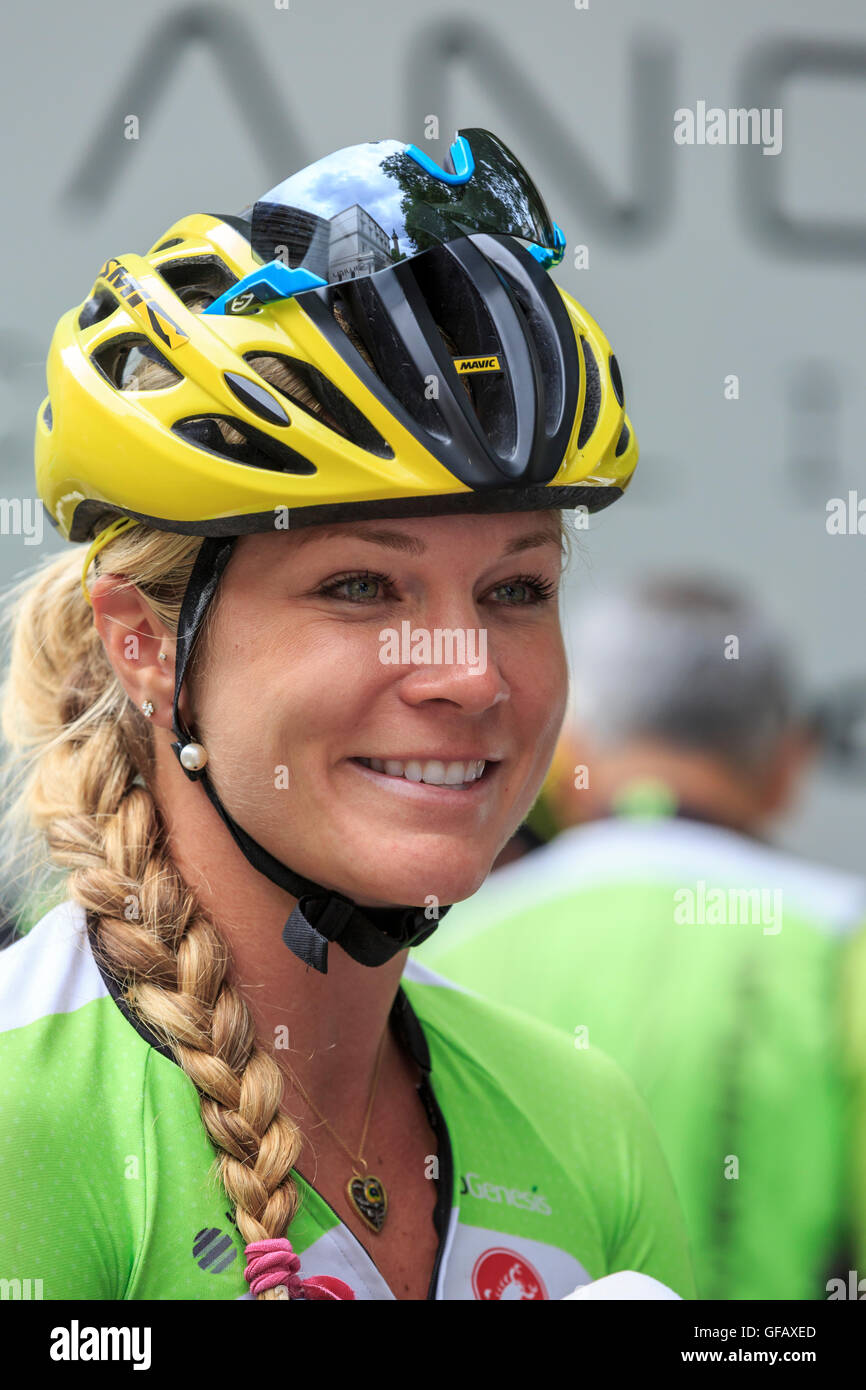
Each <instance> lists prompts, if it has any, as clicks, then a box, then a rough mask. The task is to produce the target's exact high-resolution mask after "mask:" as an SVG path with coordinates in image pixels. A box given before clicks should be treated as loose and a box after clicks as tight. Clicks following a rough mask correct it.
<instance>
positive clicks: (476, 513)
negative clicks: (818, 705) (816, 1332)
mask: <svg viewBox="0 0 866 1390" xmlns="http://www.w3.org/2000/svg"><path fill="white" fill-rule="evenodd" d="M563 247H564V238H563V235H562V233H561V231H560V229H559V228H558V227H557V226H556V224H555V223H553V222H552V221H551V219H550V216H549V214H548V212H547V210H546V208H545V205H544V203H543V201H542V199H541V197H540V195H539V193H538V191H537V190H536V188H535V187H534V185H533V183H532V181H531V180H530V179H529V177H528V175H527V174H526V172H525V170H524V169H523V168H522V166H521V165H520V164H519V162H518V161H517V160H516V159H515V157H514V156H513V154H511V152H510V151H509V150H508V149H507V148H506V147H505V146H504V145H503V144H502V142H501V141H499V140H498V139H497V138H496V137H495V136H493V135H492V134H491V133H490V132H487V131H483V130H479V129H470V130H464V131H462V132H460V133H459V135H458V137H457V139H456V140H455V142H454V144H453V145H452V148H451V153H450V155H449V158H448V160H447V167H445V168H440V167H439V166H438V165H436V164H435V163H434V162H433V161H432V160H431V159H430V157H429V156H428V155H427V154H426V153H425V152H424V151H422V150H420V149H418V148H417V147H415V146H413V145H403V144H401V143H400V142H397V141H390V140H389V141H377V142H372V143H368V144H361V145H357V146H352V147H349V148H347V149H343V150H340V151H338V152H336V153H335V154H333V155H329V156H327V157H325V158H324V159H322V160H319V161H318V162H317V163H316V164H314V165H312V166H310V167H309V168H307V169H304V170H302V171H301V172H300V173H297V174H295V175H294V176H293V177H291V178H289V179H287V180H285V181H283V182H282V183H281V184H279V185H278V186H277V187H275V188H274V189H272V190H270V192H268V193H267V194H265V195H264V197H263V198H261V199H259V200H258V201H257V202H256V203H255V204H253V205H251V206H249V207H247V208H246V209H244V210H243V211H242V212H241V213H240V214H239V215H237V216H234V215H231V216H230V215H211V214H195V215H192V216H187V217H184V218H182V219H181V220H180V221H179V222H177V223H175V225H174V226H172V227H171V228H169V230H168V231H167V232H166V233H165V235H164V236H162V237H160V238H159V239H158V241H157V242H156V243H155V244H154V245H153V246H152V248H151V249H150V250H149V251H148V253H147V255H145V256H137V255H131V254H130V255H124V256H120V257H117V258H112V259H109V260H107V261H106V262H105V264H104V265H103V266H102V268H101V269H100V271H99V274H98V275H97V277H96V281H95V283H94V285H93V288H92V290H91V292H90V294H89V296H88V297H87V298H86V299H85V301H84V302H83V304H80V305H78V306H77V307H76V308H75V309H73V310H71V311H70V312H69V313H67V314H66V315H64V317H63V318H62V319H61V320H60V323H59V324H58V326H57V329H56V331H55V335H54V339H53V342H52V345H51V350H50V355H49V360H48V368H47V377H48V397H47V399H46V400H45V401H44V402H43V403H42V406H41V407H40V410H39V413H38V418H37V436H36V473H37V485H38V489H39V494H40V496H41V498H42V500H43V502H44V504H45V507H46V509H47V511H48V513H49V515H50V517H51V520H52V522H53V523H54V525H55V526H56V528H57V530H58V531H59V533H60V535H61V536H62V537H63V538H64V539H66V540H70V541H74V542H88V541H89V542H90V545H89V547H88V550H87V553H86V556H85V557H84V573H83V575H82V569H81V564H82V561H81V555H80V552H79V551H76V552H75V553H71V552H70V554H69V555H64V556H62V557H61V558H59V559H56V558H55V559H51V560H50V561H49V562H47V563H44V564H43V565H42V566H41V567H40V569H39V570H38V572H37V573H36V574H35V575H33V576H29V577H28V578H27V579H26V580H25V581H23V582H22V583H21V584H20V585H19V586H18V588H17V591H16V592H15V593H14V595H13V597H14V603H13V604H11V605H10V607H9V611H8V616H7V619H6V621H7V623H8V627H9V634H10V639H11V643H10V664H9V671H8V679H7V683H6V690H5V696H4V706H3V721H4V731H5V735H6V740H7V743H8V745H9V753H8V758H7V766H6V799H7V840H8V842H9V844H10V845H11V846H12V847H13V848H15V851H16V853H17V855H18V856H19V861H21V863H22V865H23V867H22V868H21V871H20V872H19V874H18V877H17V879H16V883H17V885H18V893H19V899H20V903H19V916H20V924H21V925H20V932H19V936H18V939H16V940H15V941H14V942H13V944H12V945H10V946H8V947H7V949H6V950H5V951H4V952H3V953H2V954H0V1029H2V1032H0V1058H2V1066H3V1076H4V1082H3V1087H2V1095H0V1130H2V1133H3V1134H4V1135H5V1136H8V1138H7V1142H6V1143H5V1145H4V1146H3V1147H2V1150H0V1152H2V1158H0V1192H2V1194H3V1199H2V1200H3V1206H4V1209H5V1210H4V1219H3V1222H2V1230H0V1273H3V1274H4V1275H5V1276H6V1277H20V1278H31V1279H32V1278H40V1279H42V1296H43V1297H45V1298H77V1299H81V1298H88V1299H147V1298H157V1299H186V1298H192V1299H227V1298H228V1299H233V1298H240V1297H247V1298H250V1297H256V1298H263V1299H279V1298H288V1299H331V1300H339V1299H349V1298H361V1299H375V1298H382V1299H386V1298H392V1297H393V1298H414V1299H419V1298H433V1299H466V1298H486V1299H500V1298H520V1299H535V1298H563V1297H566V1296H567V1295H569V1294H570V1293H571V1292H572V1290H574V1289H575V1288H582V1287H583V1286H586V1285H588V1284H589V1283H590V1282H592V1281H596V1280H599V1279H601V1278H603V1277H604V1276H606V1275H610V1274H613V1273H616V1272H617V1271H625V1270H631V1271H634V1272H635V1273H636V1274H637V1275H644V1276H650V1278H649V1279H647V1280H646V1281H645V1287H646V1289H649V1288H650V1286H651V1284H652V1281H653V1280H658V1281H660V1283H661V1284H663V1285H665V1286H666V1288H667V1289H669V1290H673V1291H674V1293H675V1294H678V1295H679V1296H681V1297H684V1298H688V1297H691V1296H693V1286H692V1276H691V1270H690V1264H689V1257H688V1253H687V1250H686V1244H685V1237H684V1235H683V1227H682V1224H681V1220H680V1215H679V1210H678V1207H677V1203H676V1198H675V1195H674V1193H673V1189H672V1186H671V1181H670V1178H669V1175H668V1172H667V1169H666V1167H665V1164H664V1160H663V1158H662V1157H661V1153H660V1150H659V1147H658V1145H657V1142H656V1139H655V1136H654V1133H653V1131H652V1129H651V1126H650V1124H649V1122H648V1119H647V1116H646V1112H645V1111H644V1110H643V1108H642V1106H641V1104H640V1103H639V1101H638V1099H637V1097H636V1094H635V1093H634V1092H633V1091H632V1089H631V1086H630V1084H629V1083H628V1082H627V1081H626V1080H625V1078H624V1077H623V1076H622V1075H621V1074H620V1073H619V1072H618V1071H617V1070H616V1068H615V1067H614V1066H613V1065H612V1064H611V1063H610V1062H608V1060H607V1059H606V1058H605V1057H603V1056H600V1055H597V1054H596V1053H595V1052H594V1050H593V1049H592V1048H591V1047H589V1048H587V1047H583V1046H582V1045H580V1046H579V1045H577V1044H578V1043H579V1042H580V1038H579V1025H580V1022H581V1021H580V1019H575V1027H576V1030H577V1033H576V1039H575V1044H576V1045H575V1046H572V1045H571V1042H570V1040H568V1039H565V1041H563V1040H562V1039H561V1038H560V1037H559V1035H557V1034H555V1033H553V1032H552V1031H548V1030H546V1029H545V1028H544V1026H543V1025H539V1024H536V1023H533V1022H530V1021H529V1020H528V1019H524V1018H523V1017H522V1016H521V1015H519V1014H517V1013H512V1012H510V1011H508V1010H504V1009H501V1008H499V1007H494V1006H492V1005H490V1004H488V1003H487V1002H486V1001H484V1000H483V999H481V998H479V997H477V996H475V995H473V994H470V993H468V992H466V991H463V990H459V989H455V988H453V987H452V986H450V985H449V983H448V982H447V981H445V980H442V979H440V978H439V977H437V976H435V975H432V974H431V973H430V972H429V971H427V970H426V969H424V968H423V967H421V966H419V965H417V964H416V963H415V962H413V961H412V960H408V950H409V948H410V947H411V946H412V945H413V944H415V943H417V942H419V941H421V940H423V939H424V938H425V937H426V936H428V935H429V934H430V933H431V932H432V931H433V930H434V929H435V927H436V925H437V923H438V921H439V920H441V918H442V916H443V914H444V913H445V912H446V911H447V910H448V906H449V905H450V904H451V903H454V902H457V901H460V900H462V899H464V898H466V897H468V896H470V895H471V894H472V893H474V892H475V891H476V890H477V888H478V887H479V886H480V884H481V883H482V882H483V880H484V878H485V876H486V875H487V873H488V872H489V869H490V867H491V865H492V863H493V861H494V859H495V857H496V855H497V854H498V852H499V851H500V850H501V849H502V847H503V845H504V844H505V843H506V841H507V840H508V839H509V837H510V836H511V835H512V833H513V832H514V830H515V828H516V827H517V826H518V824H519V823H520V822H521V821H522V820H523V817H524V815H525V813H526V812H527V811H528V809H529V807H530V806H531V804H532V802H533V800H534V798H535V796H536V794H537V792H538V789H539V787H540V785H541V782H542V779H543V777H544V774H545V771H546V769H547V767H548V764H549V762H550V759H551V756H552V753H553V749H554V743H555V740H556V737H557V733H558V730H559V727H560V723H561V719H562V716H563V711H564V703H565V695H566V671H565V660H564V653H563V646H562V641H561V636H560V629H559V621H558V613H557V586H558V582H559V578H560V572H561V567H562V554H563V549H564V541H565V536H566V532H565V524H564V522H563V513H564V512H565V513H567V512H568V510H569V509H573V508H575V507H582V508H586V509H588V510H596V509H598V508H600V507H602V506H604V505H606V504H608V503H610V502H612V501H613V500H615V499H616V498H617V497H619V496H620V495H621V493H622V491H623V490H624V488H625V486H626V485H627V483H628V481H629V478H630V476H631V473H632V471H633V468H634V465H635V462H636V458H637V450H636V442H635V439H634V436H633V434H632V431H631V426H630V424H629V421H628V418H627V416H626V414H625V411H624V403H623V391H622V382H621V379H620V375H619V369H618V367H617V365H616V360H615V358H614V357H613V356H612V354H611V350H610V347H609V345H608V343H607V341H606V339H605V337H604V335H603V334H602V332H601V330H600V329H599V327H598V325H597V324H596V323H595V322H594V321H593V319H592V318H591V317H590V316H589V315H588V314H587V313H586V312H585V310H583V309H582V308H581V307H580V306H579V305H578V304H577V303H576V302H575V301H574V300H573V299H572V298H570V297H569V296H568V295H567V294H566V293H564V292H563V291H562V290H560V289H558V288H557V286H556V285H555V283H554V282H553V280H552V279H551V278H550V276H549V274H548V267H549V266H550V265H552V264H555V263H557V261H558V260H559V259H561V256H562V250H563ZM91 566H92V573H91ZM40 850H41V851H42V852H43V853H42V858H41V859H40V857H39V855H40ZM28 865H29V866H30V869H29V872H28V873H25V872H24V869H26V868H27V866H28ZM13 886H14V885H13ZM630 1287H633V1283H632V1284H630ZM652 1287H653V1288H655V1287H656V1285H654V1284H652Z"/></svg>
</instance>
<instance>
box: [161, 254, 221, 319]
mask: <svg viewBox="0 0 866 1390" xmlns="http://www.w3.org/2000/svg"><path fill="white" fill-rule="evenodd" d="M155 269H156V270H157V273H158V274H159V275H161V276H162V278H163V280H165V282H166V284H167V285H170V287H171V288H172V289H173V290H174V292H175V294H176V295H177V297H178V299H180V300H181V301H182V302H183V303H184V304H185V305H186V307H187V309H190V310H191V311H192V312H193V313H201V311H202V310H203V309H206V308H207V307H208V305H210V304H213V302H214V300H215V299H219V297H220V295H221V294H225V292H226V290H228V289H231V287H232V285H235V284H237V279H238V277H237V276H236V275H233V274H232V272H231V271H230V270H229V268H228V266H227V265H225V264H224V262H223V261H221V260H219V258H218V257H216V256H187V257H185V258H184V259H183V260H178V261H168V262H166V264H165V265H159V266H156V267H155Z"/></svg>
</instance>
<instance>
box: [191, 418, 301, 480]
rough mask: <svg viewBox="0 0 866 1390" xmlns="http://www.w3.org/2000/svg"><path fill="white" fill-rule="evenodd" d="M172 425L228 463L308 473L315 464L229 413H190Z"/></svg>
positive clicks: (270, 470)
mask: <svg viewBox="0 0 866 1390" xmlns="http://www.w3.org/2000/svg"><path fill="white" fill-rule="evenodd" d="M172 429H173V430H174V431H175V433H176V434H179V435H180V436H181V438H182V439H186V440H187V441H188V442H189V443H190V444H195V445H197V447H198V448H200V449H206V450H207V451H208V453H211V454H216V455H217V456H218V457H219V458H222V459H226V460H227V461H228V462H230V463H243V464H246V465H247V467H249V468H264V469H267V470H268V471H269V472H271V473H296V474H302V475H305V476H310V475H311V474H313V473H315V472H316V471H317V470H316V466H315V464H313V463H311V462H310V460H309V459H306V458H304V457H303V455H302V454H299V453H297V452H296V451H295V450H294V449H290V448H289V447H288V446H287V445H286V444H283V443H281V442H279V441H278V440H276V439H272V438H271V436H270V435H268V434H263V433H262V432H261V431H260V430H257V429H254V428H253V426H252V425H248V424H246V423H245V422H244V421H243V420H236V419H234V418H233V417H232V416H230V415H190V416H188V417H187V419H185V420H177V421H176V422H175V424H174V425H172Z"/></svg>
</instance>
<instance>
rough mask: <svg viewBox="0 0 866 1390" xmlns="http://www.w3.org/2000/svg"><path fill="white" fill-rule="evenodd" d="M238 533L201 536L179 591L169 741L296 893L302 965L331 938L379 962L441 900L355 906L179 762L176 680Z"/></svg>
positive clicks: (413, 939) (240, 838) (182, 732)
mask: <svg viewBox="0 0 866 1390" xmlns="http://www.w3.org/2000/svg"><path fill="white" fill-rule="evenodd" d="M237 539H238V537H237V536H208V537H206V538H205V539H204V540H203V541H202V544H201V548H200V550H199V552H198V555H197V556H196V560H195V564H194V565H193V569H192V573H191V575H190V579H189V583H188V585H187V589H186V593H185V594H184V598H183V604H182V605H181V612H180V621H179V623H178V632H177V647H176V652H175V677H174V700H173V703H172V728H173V729H174V732H175V734H176V735H177V742H175V743H173V744H172V745H171V746H172V749H173V750H174V753H175V756H176V757H177V760H178V762H179V763H180V765H181V767H182V768H183V770H184V772H185V773H186V775H187V777H188V778H189V779H190V780H191V781H199V780H201V782H202V783H203V785H204V789H205V791H206V792H207V794H208V797H209V798H210V800H211V802H212V803H213V805H214V806H215V808H216V810H217V812H218V813H219V815H220V817H221V818H222V820H223V821H224V822H225V824H226V825H227V827H228V829H229V831H230V833H231V836H232V839H233V840H234V842H235V844H236V845H237V846H238V849H239V850H240V851H241V853H242V854H243V855H244V857H245V858H246V859H247V860H248V861H249V863H250V864H252V866H253V868H254V869H256V870H258V872H259V873H261V874H264V876H265V877H266V878H269V879H270V880H271V882H272V883H275V884H276V885H277V887H279V888H282V889H284V890H285V892H287V893H291V894H292V896H293V897H294V898H296V899H297V905H296V907H295V908H294V909H293V910H292V912H291V914H290V916H289V918H288V920H287V921H286V924H285V926H284V927H283V931H282V939H283V941H284V942H285V944H286V946H287V947H288V948H289V950H290V951H292V952H293V954H294V955H296V956H297V957H298V958H299V959H300V960H302V961H303V962H304V964H305V965H312V966H313V967H314V969H316V970H318V971H320V972H321V973H322V974H327V970H328V943H329V942H331V941H336V942H339V944H340V946H342V948H343V950H344V951H346V952H347V954H348V955H350V956H351V957H352V959H353V960H356V961H358V962H359V963H360V964H361V965H383V964H384V963H385V961H387V960H390V959H391V957H392V956H395V955H396V954H397V952H398V951H403V950H405V949H406V948H407V947H408V946H417V945H419V944H420V943H421V942H422V941H425V940H426V938H427V937H428V936H430V935H431V934H432V932H434V931H435V930H436V927H437V926H438V924H439V921H440V920H441V918H442V917H443V916H444V914H445V913H446V912H447V911H448V907H440V908H439V918H438V919H434V920H432V921H431V920H430V919H429V918H428V917H427V916H426V912H425V909H424V908H420V907H404V908H399V907H398V908H365V909H361V908H359V907H358V906H357V905H356V904H355V903H353V902H350V901H349V899H348V898H346V897H344V896H343V894H341V893H335V892H333V891H332V890H331V889H329V888H323V887H322V885H321V884H318V883H314V882H313V881H312V879H308V878H304V877H303V876H302V875H301V874H296V873H295V872H294V870H292V869H289V868H287V867H286V865H285V864H281V863H280V861H279V860H278V859H275V858H274V857H273V855H272V854H269V853H268V851H267V850H266V849H264V848H263V847H262V846H261V845H260V844H258V843H257V841H255V840H254V839H253V838H252V836H250V835H248V834H247V832H246V831H245V830H243V829H242V827H241V826H239V825H238V823H237V821H235V820H234V819H233V818H232V817H231V816H230V815H229V813H228V812H227V811H226V809H225V807H224V806H223V804H222V802H221V801H220V799H219V796H218V795H217V792H216V788H215V787H214V786H213V784H212V782H211V780H210V778H209V777H208V775H207V771H206V769H205V768H201V769H200V770H198V771H191V770H190V769H189V768H186V767H183V763H182V761H181V753H182V751H183V749H184V748H185V747H186V745H187V744H188V743H192V742H193V741H194V740H193V737H192V735H191V734H190V732H189V730H188V728H187V726H186V724H185V722H184V720H183V718H182V716H181V714H180V711H179V709H178V701H179V699H180V692H181V687H182V685H183V679H184V676H185V674H186V670H187V666H188V664H189V660H190V657H191V655H192V651H193V647H194V645H195V641H196V638H197V636H198V634H199V632H200V631H201V626H202V623H203V621H204V617H205V614H206V612H207V609H208V605H209V604H210V603H211V601H212V600H213V597H214V595H215V593H216V590H217V586H218V585H219V581H220V578H221V576H222V574H223V571H224V570H225V568H226V565H227V564H228V562H229V560H230V559H231V556H232V552H233V549H234V544H235V541H236V540H237Z"/></svg>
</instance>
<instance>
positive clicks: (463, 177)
mask: <svg viewBox="0 0 866 1390" xmlns="http://www.w3.org/2000/svg"><path fill="white" fill-rule="evenodd" d="M406 153H407V154H408V155H411V157H412V159H414V160H415V163H416V164H420V165H421V168H422V169H423V170H424V172H425V173H427V174H432V175H433V178H434V179H439V181H440V183H450V184H459V183H468V182H469V180H470V179H471V178H472V175H473V174H474V173H475V160H474V159H473V157H472V151H471V149H470V148H469V141H468V140H467V139H466V137H465V136H463V135H458V136H457V138H456V140H455V141H454V143H453V145H452V146H451V149H450V152H449V153H450V155H451V162H452V164H453V165H454V173H453V174H449V173H446V171H445V170H444V169H440V167H439V165H438V164H437V163H436V161H435V159H431V157H430V155H429V154H428V153H427V151H426V150H422V149H419V147H418V146H417V145H407V146H406Z"/></svg>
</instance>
